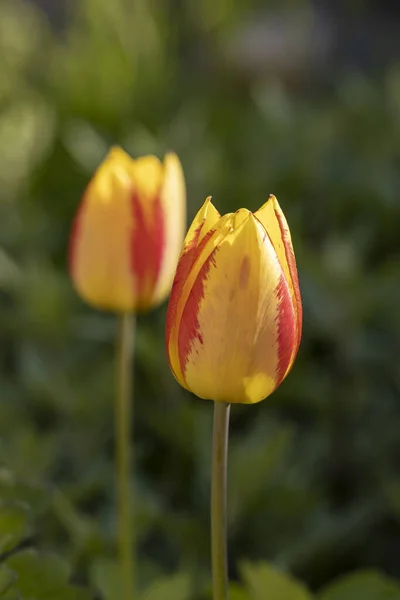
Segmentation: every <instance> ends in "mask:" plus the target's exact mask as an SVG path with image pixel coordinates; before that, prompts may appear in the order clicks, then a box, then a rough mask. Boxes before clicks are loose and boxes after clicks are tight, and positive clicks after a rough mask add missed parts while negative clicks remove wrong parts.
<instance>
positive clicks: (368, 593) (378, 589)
mask: <svg viewBox="0 0 400 600" xmlns="http://www.w3.org/2000/svg"><path fill="white" fill-rule="evenodd" d="M353 598H364V599H365V600H399V598H400V585H399V584H398V583H397V582H395V581H394V580H393V579H390V578H389V577H385V576H384V575H383V574H382V573H379V572H376V571H360V572H359V573H355V574H353V575H349V576H347V577H343V578H342V579H340V580H339V581H337V582H335V583H333V584H331V585H329V586H328V587H327V588H326V589H324V590H323V591H322V592H321V593H320V594H319V595H318V600H352V599H353Z"/></svg>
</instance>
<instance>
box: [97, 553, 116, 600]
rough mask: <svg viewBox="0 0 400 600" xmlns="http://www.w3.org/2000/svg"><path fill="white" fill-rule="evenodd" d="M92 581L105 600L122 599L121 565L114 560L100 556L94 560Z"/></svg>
mask: <svg viewBox="0 0 400 600" xmlns="http://www.w3.org/2000/svg"><path fill="white" fill-rule="evenodd" d="M90 582H91V584H92V585H93V587H95V588H96V589H97V590H98V591H99V592H100V593H101V595H102V596H103V597H104V598H105V600H121V598H122V597H123V589H122V584H121V577H120V570H119V565H118V564H117V563H116V562H115V561H114V560H111V559H107V558H99V559H98V560H96V561H95V562H93V564H92V566H91V569H90Z"/></svg>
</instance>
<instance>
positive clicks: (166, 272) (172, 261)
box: [153, 153, 186, 304]
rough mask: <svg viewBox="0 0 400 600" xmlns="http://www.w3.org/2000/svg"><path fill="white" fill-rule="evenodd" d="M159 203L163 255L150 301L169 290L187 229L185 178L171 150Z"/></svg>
mask: <svg viewBox="0 0 400 600" xmlns="http://www.w3.org/2000/svg"><path fill="white" fill-rule="evenodd" d="M161 207H162V211H163V215H164V232H163V243H164V255H163V260H162V264H161V269H160V273H159V276H158V282H157V286H156V288H155V290H154V296H153V304H158V303H159V302H162V300H164V298H165V297H166V296H167V295H168V294H169V292H170V290H171V287H172V281H173V278H174V274H175V270H176V267H177V264H178V259H179V254H180V251H181V248H182V243H183V238H184V234H185V230H186V189H185V179H184V175H183V170H182V166H181V163H180V161H179V158H178V157H177V156H176V154H173V153H169V154H167V155H166V157H165V159H164V178H163V183H162V187H161Z"/></svg>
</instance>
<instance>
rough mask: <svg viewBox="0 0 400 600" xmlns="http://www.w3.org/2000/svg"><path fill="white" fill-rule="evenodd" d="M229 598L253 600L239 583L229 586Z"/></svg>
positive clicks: (231, 599) (233, 599) (232, 599)
mask: <svg viewBox="0 0 400 600" xmlns="http://www.w3.org/2000/svg"><path fill="white" fill-rule="evenodd" d="M229 600H251V598H250V596H249V593H248V592H247V591H246V589H245V588H244V587H243V586H241V585H239V584H238V583H231V585H230V586H229Z"/></svg>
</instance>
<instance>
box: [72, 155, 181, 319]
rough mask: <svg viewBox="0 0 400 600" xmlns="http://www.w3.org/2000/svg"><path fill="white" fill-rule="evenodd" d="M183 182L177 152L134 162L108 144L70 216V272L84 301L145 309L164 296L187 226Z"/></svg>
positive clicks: (116, 308)
mask: <svg viewBox="0 0 400 600" xmlns="http://www.w3.org/2000/svg"><path fill="white" fill-rule="evenodd" d="M185 212H186V199H185V183H184V177H183V172H182V167H181V165H180V162H179V159H178V157H177V156H176V155H175V154H173V153H169V154H167V155H166V156H165V159H164V162H163V163H162V162H160V161H159V160H158V158H156V157H155V156H144V157H142V158H139V159H137V160H133V159H132V158H131V157H130V156H129V155H128V154H126V153H125V152H124V151H123V150H122V149H120V148H112V149H111V151H110V152H109V154H108V155H107V157H106V158H105V160H104V162H103V163H102V164H101V165H100V167H99V168H98V170H97V171H96V173H95V174H94V176H93V178H92V180H91V181H90V183H89V185H88V187H87V189H86V191H85V194H84V197H83V200H82V203H81V206H80V208H79V210H78V213H77V216H76V218H75V223H74V227H73V230H72V235H71V241H70V261H69V263H70V272H71V277H72V281H73V283H74V286H75V288H76V290H77V292H78V293H79V294H80V296H81V297H82V298H83V299H84V300H85V301H86V302H88V303H89V304H91V305H93V306H95V307H97V308H101V309H108V310H113V311H121V312H125V311H141V310H147V309H149V308H151V307H153V306H155V305H157V304H158V303H159V302H161V301H162V300H164V299H165V298H166V296H167V295H168V293H169V291H170V289H171V285H172V279H173V275H174V272H175V268H176V264H177V261H178V257H179V252H180V250H181V246H182V240H183V236H184V229H185V219H186V216H185Z"/></svg>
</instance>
